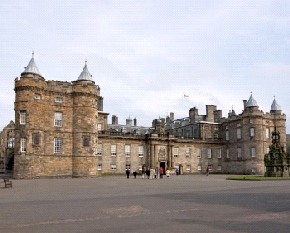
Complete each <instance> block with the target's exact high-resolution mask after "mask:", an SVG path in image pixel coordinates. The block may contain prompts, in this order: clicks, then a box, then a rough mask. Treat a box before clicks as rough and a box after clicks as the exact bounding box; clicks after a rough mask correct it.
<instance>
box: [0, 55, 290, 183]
mask: <svg viewBox="0 0 290 233" xmlns="http://www.w3.org/2000/svg"><path fill="white" fill-rule="evenodd" d="M76 77H77V76H76ZM132 98H133V97H132ZM241 104H243V106H244V108H243V111H242V113H240V114H236V113H235V111H234V110H231V111H230V112H229V113H228V116H227V117H223V116H222V111H221V110H218V109H217V106H215V105H207V106H206V114H205V115H200V114H199V112H198V109H197V108H195V107H193V108H191V109H189V114H188V116H185V117H184V118H182V119H175V118H174V113H173V112H172V113H170V115H169V116H166V117H164V118H159V119H154V120H153V121H152V125H151V126H150V127H142V126H138V124H137V119H136V118H134V119H131V118H128V119H126V124H119V122H118V120H119V119H118V117H117V115H112V117H111V119H112V120H111V123H108V121H109V120H108V116H109V113H106V112H104V111H103V97H102V96H101V95H100V87H99V86H98V85H96V84H95V81H94V80H93V78H92V75H91V74H90V72H89V70H88V67H87V64H86V63H85V65H84V68H83V71H82V72H81V73H80V75H79V76H78V78H76V79H73V81H71V82H63V81H47V80H45V77H43V76H42V75H41V73H40V72H39V70H38V68H37V65H36V63H35V60H34V57H33V56H32V58H31V60H30V62H29V64H28V66H27V67H26V68H25V70H24V72H22V73H21V76H20V77H19V78H16V79H15V106H14V107H15V122H13V121H12V122H10V123H9V124H8V125H7V127H5V128H4V129H3V131H2V132H1V135H0V136H1V155H0V156H1V157H0V159H1V161H0V162H1V163H0V166H1V167H0V169H1V168H2V169H4V170H5V169H12V174H13V177H14V178H17V179H31V178H38V177H94V176H98V175H100V174H105V173H124V172H125V170H126V169H130V171H131V172H133V171H137V172H141V171H142V170H144V169H150V168H151V169H156V168H160V167H163V168H164V170H172V171H173V170H175V169H176V168H178V171H179V173H180V174H191V173H193V174H194V173H196V174H198V173H204V172H205V171H206V169H207V168H208V169H209V170H210V171H211V172H213V173H232V174H261V175H263V174H264V173H265V164H264V156H265V154H267V153H268V152H269V146H270V145H271V133H272V132H273V131H274V129H276V131H278V132H279V133H280V143H281V144H282V145H284V148H286V127H285V123H286V116H285V114H283V113H282V110H281V108H280V106H279V105H278V103H277V102H276V99H275V98H274V100H273V102H272V104H271V105H270V103H269V112H265V113H264V112H263V111H262V110H260V109H259V106H258V104H257V101H256V100H255V99H254V97H253V95H252V94H251V95H250V97H249V98H248V99H247V100H244V101H243V103H241ZM12 152H14V153H12ZM8 165H9V166H10V167H9V166H8Z"/></svg>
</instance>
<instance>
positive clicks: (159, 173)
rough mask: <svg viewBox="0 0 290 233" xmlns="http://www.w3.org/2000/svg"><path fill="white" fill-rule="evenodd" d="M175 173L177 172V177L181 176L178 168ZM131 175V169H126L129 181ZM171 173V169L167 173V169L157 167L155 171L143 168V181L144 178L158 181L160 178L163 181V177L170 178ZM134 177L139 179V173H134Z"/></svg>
mask: <svg viewBox="0 0 290 233" xmlns="http://www.w3.org/2000/svg"><path fill="white" fill-rule="evenodd" d="M175 172H176V175H179V169H178V168H176V170H175ZM130 173H131V172H130V169H126V176H127V179H129V177H130ZM170 173H171V171H170V170H169V169H167V170H166V171H165V169H164V168H163V167H160V168H158V167H156V168H155V169H153V168H151V169H146V168H145V167H143V168H142V173H141V174H142V178H143V179H144V178H147V179H158V178H160V179H162V178H163V176H165V175H166V177H170ZM133 176H134V178H135V179H136V177H137V172H136V171H134V172H133Z"/></svg>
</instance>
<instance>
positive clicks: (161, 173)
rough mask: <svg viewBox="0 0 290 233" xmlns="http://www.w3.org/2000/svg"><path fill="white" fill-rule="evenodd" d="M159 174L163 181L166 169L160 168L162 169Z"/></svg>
mask: <svg viewBox="0 0 290 233" xmlns="http://www.w3.org/2000/svg"><path fill="white" fill-rule="evenodd" d="M159 174H160V179H162V178H163V174H164V169H163V167H160V169H159Z"/></svg>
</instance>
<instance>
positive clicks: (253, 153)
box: [251, 147, 256, 158]
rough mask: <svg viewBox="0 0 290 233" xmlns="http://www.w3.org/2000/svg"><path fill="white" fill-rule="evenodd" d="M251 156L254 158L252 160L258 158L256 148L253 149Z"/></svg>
mask: <svg viewBox="0 0 290 233" xmlns="http://www.w3.org/2000/svg"><path fill="white" fill-rule="evenodd" d="M251 156H252V158H254V157H256V148H255V147H252V148H251Z"/></svg>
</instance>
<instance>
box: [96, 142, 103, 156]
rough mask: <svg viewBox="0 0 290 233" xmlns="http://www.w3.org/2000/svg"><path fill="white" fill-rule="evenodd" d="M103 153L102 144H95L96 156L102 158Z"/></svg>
mask: <svg viewBox="0 0 290 233" xmlns="http://www.w3.org/2000/svg"><path fill="white" fill-rule="evenodd" d="M102 153H103V144H97V155H98V156H102Z"/></svg>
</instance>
